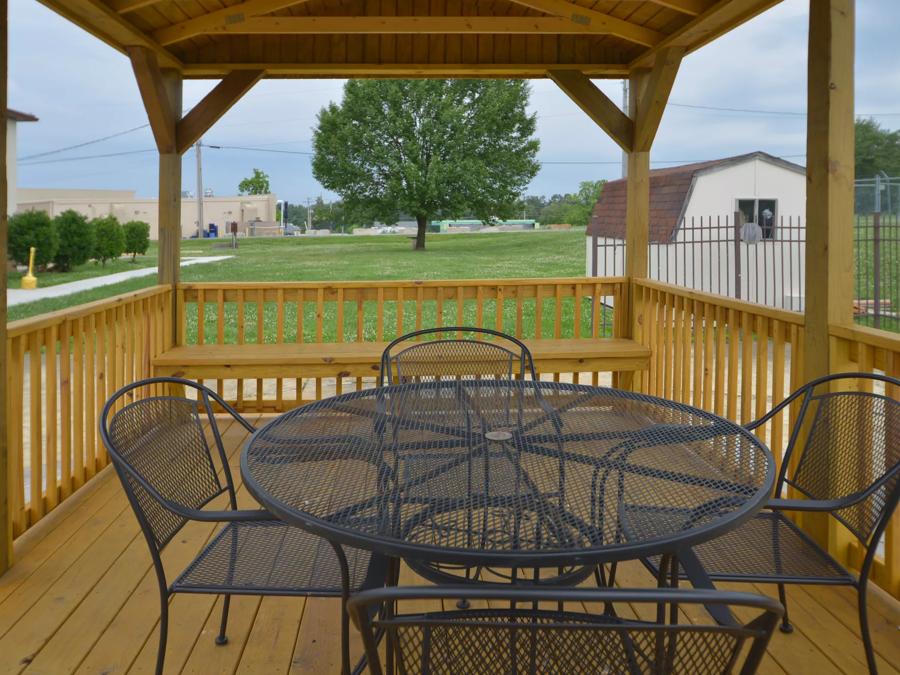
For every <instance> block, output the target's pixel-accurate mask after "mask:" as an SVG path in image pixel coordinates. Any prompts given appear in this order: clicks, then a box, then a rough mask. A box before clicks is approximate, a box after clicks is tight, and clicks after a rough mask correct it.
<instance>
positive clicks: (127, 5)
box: [109, 0, 160, 14]
mask: <svg viewBox="0 0 900 675" xmlns="http://www.w3.org/2000/svg"><path fill="white" fill-rule="evenodd" d="M158 2H160V0H112V2H110V3H109V6H110V7H112V8H113V9H114V10H115V11H117V12H118V13H119V14H127V13H128V12H136V11H137V10H139V9H144V7H150V6H151V5H155V4H157V3H158Z"/></svg>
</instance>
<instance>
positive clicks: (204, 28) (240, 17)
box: [153, 0, 309, 45]
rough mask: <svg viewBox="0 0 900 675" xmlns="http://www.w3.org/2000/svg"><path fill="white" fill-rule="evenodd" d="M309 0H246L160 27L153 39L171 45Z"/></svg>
mask: <svg viewBox="0 0 900 675" xmlns="http://www.w3.org/2000/svg"><path fill="white" fill-rule="evenodd" d="M308 1H309V0H246V2H242V3H240V4H237V5H232V6H231V7H225V8H223V9H218V10H216V11H214V12H209V13H208V14H202V15H201V16H197V17H194V18H193V19H187V20H185V21H182V22H181V23H176V24H174V25H172V26H166V27H165V28H160V29H159V30H157V31H155V32H154V33H153V39H154V40H156V41H157V42H159V44H161V45H171V44H174V43H176V42H181V41H182V40H188V39H190V38H192V37H196V36H197V35H202V34H204V33H207V32H209V30H210V29H211V28H214V27H216V26H227V25H229V24H233V23H240V22H242V21H245V20H246V19H247V18H248V17H253V16H259V15H260V14H268V13H269V12H277V11H278V10H280V9H286V8H287V7H292V6H293V5H300V4H303V3H304V2H308Z"/></svg>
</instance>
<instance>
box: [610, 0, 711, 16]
mask: <svg viewBox="0 0 900 675" xmlns="http://www.w3.org/2000/svg"><path fill="white" fill-rule="evenodd" d="M622 1H623V2H625V3H632V4H637V3H638V2H640V1H641V0H622ZM650 2H652V3H653V4H654V5H659V6H660V7H668V8H669V9H674V10H675V11H676V12H681V13H682V14H689V15H690V16H697V15H698V14H702V13H703V12H704V11H705V10H706V7H707V6H708V4H709V3H708V2H706V0H650Z"/></svg>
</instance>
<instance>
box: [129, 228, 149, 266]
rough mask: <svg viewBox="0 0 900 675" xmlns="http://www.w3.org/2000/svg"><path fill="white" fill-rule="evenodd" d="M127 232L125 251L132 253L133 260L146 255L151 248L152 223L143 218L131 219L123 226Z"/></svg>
mask: <svg viewBox="0 0 900 675" xmlns="http://www.w3.org/2000/svg"><path fill="white" fill-rule="evenodd" d="M122 231H123V232H124V233H125V253H130V254H131V262H135V261H136V259H137V256H139V255H144V254H145V253H146V252H147V249H148V248H150V223H145V222H144V221H142V220H130V221H128V222H127V223H125V224H124V225H123V226H122Z"/></svg>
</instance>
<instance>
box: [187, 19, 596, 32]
mask: <svg viewBox="0 0 900 675" xmlns="http://www.w3.org/2000/svg"><path fill="white" fill-rule="evenodd" d="M204 33H231V34H235V35H256V34H276V35H278V34H281V35H366V34H368V35H379V34H380V35H422V34H439V35H465V34H494V35H607V34H611V29H610V27H609V25H608V24H600V23H597V22H593V23H578V22H575V21H572V20H570V19H568V18H565V17H561V16H547V17H534V16H264V17H250V18H247V19H245V20H243V21H236V22H232V23H228V24H215V25H212V26H210V27H209V28H207V29H206V30H205V31H204Z"/></svg>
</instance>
